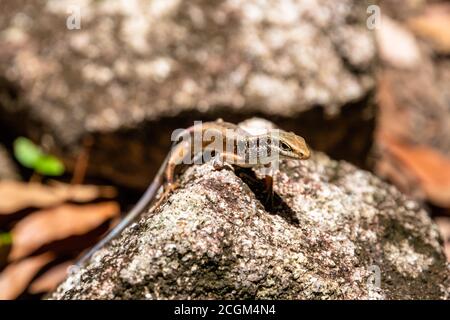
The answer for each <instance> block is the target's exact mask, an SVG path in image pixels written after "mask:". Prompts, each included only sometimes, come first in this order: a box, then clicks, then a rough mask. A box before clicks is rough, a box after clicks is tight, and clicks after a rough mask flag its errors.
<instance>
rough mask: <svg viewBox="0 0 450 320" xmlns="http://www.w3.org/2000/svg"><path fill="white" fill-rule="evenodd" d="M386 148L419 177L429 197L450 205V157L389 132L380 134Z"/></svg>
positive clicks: (446, 205)
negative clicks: (395, 136)
mask: <svg viewBox="0 0 450 320" xmlns="http://www.w3.org/2000/svg"><path fill="white" fill-rule="evenodd" d="M380 136H381V138H379V141H382V145H383V148H384V151H383V152H389V154H390V155H392V156H393V157H394V158H395V159H396V160H397V161H399V162H400V163H401V164H402V166H403V167H404V168H406V169H408V171H409V172H410V174H411V175H412V177H415V178H417V180H418V181H419V183H420V186H421V188H422V189H423V191H424V192H425V193H426V195H427V197H428V199H430V201H431V202H433V203H434V204H436V205H439V206H442V207H448V206H450V159H449V158H447V157H446V156H445V155H443V154H442V153H440V152H439V151H436V150H434V149H432V148H430V147H428V146H424V145H412V144H408V143H406V142H401V141H399V140H397V139H395V138H394V137H392V136H390V135H389V134H387V133H382V134H380Z"/></svg>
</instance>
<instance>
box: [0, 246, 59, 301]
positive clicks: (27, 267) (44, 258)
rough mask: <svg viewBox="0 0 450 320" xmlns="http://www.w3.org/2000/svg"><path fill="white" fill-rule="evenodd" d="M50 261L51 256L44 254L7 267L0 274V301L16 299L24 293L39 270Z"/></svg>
mask: <svg viewBox="0 0 450 320" xmlns="http://www.w3.org/2000/svg"><path fill="white" fill-rule="evenodd" d="M52 259H53V255H52V254H50V253H45V254H42V255H39V256H35V257H31V258H27V259H25V260H22V261H20V262H17V263H12V264H10V265H8V266H7V267H6V268H5V269H4V270H3V272H2V273H0V300H10V299H15V298H17V297H18V296H19V295H20V294H21V293H22V292H24V291H25V289H26V288H27V286H28V284H29V283H30V281H31V280H32V279H33V278H34V276H35V275H36V274H37V273H38V272H39V270H41V269H42V268H43V267H44V266H45V265H46V264H48V263H49V262H50V261H51V260H52Z"/></svg>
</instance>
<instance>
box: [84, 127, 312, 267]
mask: <svg viewBox="0 0 450 320" xmlns="http://www.w3.org/2000/svg"><path fill="white" fill-rule="evenodd" d="M180 139H182V141H181V142H177V141H178V140H180ZM172 140H173V141H174V143H173V145H172V148H171V151H170V152H169V153H168V154H167V156H166V158H165V160H164V161H163V163H162V165H161V167H160V168H159V170H158V172H157V174H156V176H155V178H154V179H153V181H152V183H151V184H150V185H149V186H148V188H147V190H146V191H145V192H144V194H143V195H142V196H141V198H140V199H139V201H138V202H137V203H136V205H135V206H134V207H133V208H132V209H131V210H130V211H129V212H128V213H127V214H126V216H125V217H124V218H123V219H122V220H121V221H120V222H119V224H117V225H116V226H115V227H114V228H113V229H112V230H111V231H110V232H109V233H108V234H107V235H106V236H105V237H104V238H103V239H102V240H101V241H100V242H98V243H97V244H96V245H95V246H94V247H92V248H91V249H90V250H89V251H88V252H87V253H86V254H85V255H84V256H82V258H81V259H80V260H79V261H78V262H77V263H76V266H82V265H83V264H84V263H85V262H86V261H87V260H88V259H90V257H92V255H93V254H94V253H95V252H97V251H98V250H99V249H101V248H103V247H104V246H105V245H106V244H108V243H109V242H110V241H111V240H112V239H114V238H115V237H117V236H118V235H119V234H120V233H121V232H122V231H123V230H124V229H125V228H126V227H127V226H128V225H130V224H131V223H132V222H133V221H134V220H135V219H136V218H137V217H138V216H139V215H140V213H141V212H142V211H143V210H144V209H145V208H146V207H147V206H148V205H149V204H150V203H152V202H153V201H154V200H155V198H156V196H157V193H158V190H159V189H160V188H161V186H163V193H162V195H161V197H160V198H159V199H158V200H157V201H156V203H155V204H154V205H153V206H152V207H151V208H150V209H149V212H153V211H154V209H155V208H156V207H158V206H159V205H160V204H161V202H162V200H164V199H165V198H166V197H167V195H168V194H169V193H170V192H171V191H173V190H174V189H176V188H177V184H176V182H175V169H176V168H177V167H178V166H179V165H180V164H183V163H186V162H188V163H192V161H191V162H189V160H192V159H193V158H194V163H196V161H195V160H198V159H199V156H200V157H203V158H205V152H210V157H211V159H212V160H213V161H214V163H213V164H214V166H215V167H221V166H223V165H224V163H228V164H231V165H236V166H238V167H247V168H254V167H261V166H265V167H269V168H270V166H271V165H272V164H273V162H274V161H278V160H279V159H283V158H285V159H297V160H304V159H308V158H309V157H310V155H311V151H310V149H309V147H308V145H307V143H306V142H305V139H304V138H302V137H301V136H298V135H296V134H295V133H293V132H286V131H283V130H269V131H268V132H266V133H264V134H259V135H251V134H250V133H248V132H247V131H245V130H244V129H242V128H240V127H238V126H237V125H235V124H233V123H229V122H224V121H223V120H222V119H218V120H216V121H211V122H205V123H200V124H195V125H193V126H191V127H189V128H187V129H184V130H183V131H182V132H181V133H179V134H177V135H176V136H175V137H172ZM196 147H197V148H196ZM213 154H214V156H213ZM272 183H273V180H272V177H271V175H266V184H267V185H266V186H268V187H272Z"/></svg>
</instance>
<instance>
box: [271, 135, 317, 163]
mask: <svg viewBox="0 0 450 320" xmlns="http://www.w3.org/2000/svg"><path fill="white" fill-rule="evenodd" d="M278 151H279V154H280V155H281V156H283V157H285V158H290V159H299V160H304V159H308V158H309V157H310V156H311V151H310V150H309V148H308V145H307V144H306V142H305V139H303V138H302V137H300V136H298V135H296V134H295V133H293V132H285V131H281V132H280V133H279V141H278Z"/></svg>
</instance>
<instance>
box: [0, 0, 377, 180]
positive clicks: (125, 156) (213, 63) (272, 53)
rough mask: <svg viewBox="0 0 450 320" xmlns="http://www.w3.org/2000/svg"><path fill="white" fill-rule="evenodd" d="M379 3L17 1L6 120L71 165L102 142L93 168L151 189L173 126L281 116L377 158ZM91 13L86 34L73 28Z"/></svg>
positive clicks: (5, 62)
mask: <svg viewBox="0 0 450 320" xmlns="http://www.w3.org/2000/svg"><path fill="white" fill-rule="evenodd" d="M367 5H368V4H367V3H364V2H361V1H357V0H342V1H334V0H326V1H323V0H321V1H319V0H308V1H290V0H283V1H268V2H261V1H256V0H251V1H249V0H245V1H244V0H243V1H234V0H233V1H230V0H223V1H209V0H196V1H191V0H181V1H180V0H153V1H147V0H133V1H131V0H130V1H116V0H103V1H94V0H87V1H83V2H80V1H71V0H52V1H46V0H36V1H32V2H29V1H3V2H2V3H1V4H0V7H1V10H0V47H1V48H2V50H1V54H0V124H1V125H2V126H4V127H5V128H8V129H9V130H10V131H11V132H14V134H21V135H26V136H28V137H31V138H33V139H34V140H36V141H37V142H41V144H45V145H46V146H47V147H48V148H49V149H50V150H51V151H52V152H53V153H56V154H58V155H59V156H60V157H61V158H62V159H63V160H64V161H65V162H66V165H67V166H68V168H69V169H72V168H73V166H74V162H75V161H76V156H77V153H78V152H79V149H80V147H82V146H83V145H91V147H90V159H91V161H90V166H89V168H88V169H89V171H90V173H91V174H93V175H97V176H103V177H107V178H109V179H112V180H113V181H115V182H117V183H120V184H122V185H126V186H132V187H141V188H142V187H145V185H146V184H147V183H148V180H149V179H150V178H151V176H152V175H153V174H154V173H155V172H156V170H157V167H156V166H154V165H153V164H154V163H160V162H161V160H162V157H163V156H164V154H165V151H166V147H167V146H168V145H169V144H168V143H167V142H168V141H169V137H170V133H171V132H172V131H173V129H175V128H178V127H185V126H186V125H190V124H192V121H193V120H198V119H203V120H205V119H215V118H216V117H222V118H224V119H226V120H229V121H233V122H237V121H239V120H242V119H245V118H247V117H248V115H249V114H261V115H265V116H270V117H274V118H275V120H277V122H278V124H282V125H283V127H287V126H289V127H291V128H295V129H296V131H300V132H303V133H306V132H308V136H309V141H310V142H311V143H312V144H313V145H314V146H315V147H316V148H319V149H320V150H324V151H327V152H328V153H329V152H332V154H333V155H335V156H338V157H339V158H342V157H346V159H348V160H351V161H352V162H354V163H363V162H364V160H365V159H366V154H367V150H368V148H370V141H371V139H370V137H371V133H372V128H373V116H372V115H373V112H372V111H373V109H372V106H371V104H368V103H367V102H368V101H370V98H371V92H372V89H373V86H374V82H375V81H374V68H373V66H374V64H375V61H376V50H375V42H374V37H373V33H372V32H371V31H370V30H368V29H367V27H366V19H367V17H368V15H367V13H366V9H367ZM78 9H79V12H80V13H81V15H80V17H79V18H80V22H81V24H80V29H69V28H67V22H69V26H71V27H72V25H71V24H70V22H73V21H75V20H74V19H75V18H76V16H74V15H76V14H77V12H78V11H77V10H78ZM71 14H72V15H71ZM92 136H93V138H92ZM355 137H358V138H357V139H355ZM350 138H351V139H352V140H354V142H353V143H351V144H348V143H345V142H346V141H348V140H349V139H350ZM86 141H88V142H86ZM130 155H131V156H130ZM111 158H114V159H115V161H113V162H112V161H108V160H109V159H111Z"/></svg>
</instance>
